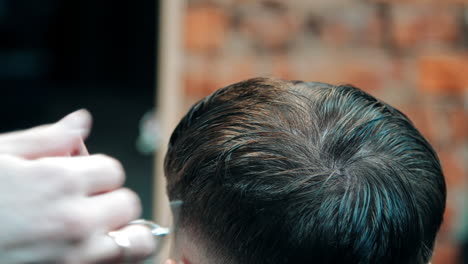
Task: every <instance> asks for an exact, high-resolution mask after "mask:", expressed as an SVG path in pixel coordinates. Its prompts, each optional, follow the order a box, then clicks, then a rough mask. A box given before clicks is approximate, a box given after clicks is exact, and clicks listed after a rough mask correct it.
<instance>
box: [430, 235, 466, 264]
mask: <svg viewBox="0 0 468 264" xmlns="http://www.w3.org/2000/svg"><path fill="white" fill-rule="evenodd" d="M431 263H432V264H460V248H459V246H458V245H457V244H456V243H454V242H451V241H441V240H439V241H438V242H437V243H436V246H435V250H434V255H433V257H432V260H431Z"/></svg>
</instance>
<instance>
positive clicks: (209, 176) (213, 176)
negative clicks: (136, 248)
mask: <svg viewBox="0 0 468 264" xmlns="http://www.w3.org/2000/svg"><path fill="white" fill-rule="evenodd" d="M165 173H166V177H167V180H168V186H167V188H168V193H169V197H170V199H181V200H183V201H184V204H183V206H182V209H181V215H180V225H181V227H182V228H183V229H184V230H187V232H190V233H191V234H193V236H195V237H196V239H197V240H198V241H200V243H202V244H204V245H206V247H209V249H208V251H209V252H211V253H212V255H213V257H216V258H217V259H218V260H217V261H215V263H242V264H245V263H252V264H259V263H275V264H278V263H347V264H350V263H360V264H363V263H380V264H383V263H398V264H404V263H412V264H413V263H420V264H422V263H427V262H428V261H429V260H430V258H431V255H432V250H433V246H434V240H435V237H436V233H437V231H438V229H439V227H440V225H441V222H442V215H443V212H444V209H445V200H446V186H445V180H444V176H443V173H442V170H441V166H440V162H439V160H438V157H437V155H436V153H435V151H434V150H433V149H432V147H431V146H430V144H429V143H428V142H427V141H426V140H425V139H424V137H423V136H422V135H421V134H420V133H419V132H418V130H417V129H416V128H415V127H414V125H413V124H412V123H411V121H409V120H408V118H407V117H406V116H405V115H404V114H402V113H401V112H400V111H398V110H396V109H395V108H393V107H391V106H390V105H388V104H386V103H384V102H382V101H379V100H377V99H376V98H374V97H372V96H371V95H369V94H367V93H365V92H363V91H362V90H360V89H358V88H356V87H353V86H351V85H340V86H333V85H328V84H324V83H307V82H301V81H283V80H277V79H271V78H255V79H250V80H247V81H243V82H239V83H236V84H233V85H230V86H227V87H225V88H222V89H220V90H218V91H217V92H215V93H213V94H212V95H210V96H208V97H206V98H204V99H203V100H201V101H199V102H198V103H196V104H195V105H194V106H193V107H192V108H191V109H190V111H189V112H188V113H187V114H186V115H185V117H183V119H182V120H181V121H180V123H179V124H178V126H177V128H176V129H175V130H174V132H173V134H172V137H171V139H170V143H169V149H168V152H167V155H166V159H165Z"/></svg>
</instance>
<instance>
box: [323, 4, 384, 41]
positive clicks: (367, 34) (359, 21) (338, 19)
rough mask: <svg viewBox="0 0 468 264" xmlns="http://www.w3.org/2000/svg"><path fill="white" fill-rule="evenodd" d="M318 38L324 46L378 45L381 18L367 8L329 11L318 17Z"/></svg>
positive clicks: (380, 37)
mask: <svg viewBox="0 0 468 264" xmlns="http://www.w3.org/2000/svg"><path fill="white" fill-rule="evenodd" d="M320 21H321V24H320V30H319V31H320V38H321V41H323V44H324V45H327V46H328V45H331V46H345V47H349V46H357V45H364V44H365V45H373V46H376V45H379V44H381V42H382V37H383V34H382V33H383V32H382V29H383V21H382V17H381V16H379V15H377V13H376V12H375V10H374V9H372V8H370V7H369V6H361V5H357V6H355V7H352V8H346V9H331V10H330V11H328V12H325V13H324V14H321V15H320Z"/></svg>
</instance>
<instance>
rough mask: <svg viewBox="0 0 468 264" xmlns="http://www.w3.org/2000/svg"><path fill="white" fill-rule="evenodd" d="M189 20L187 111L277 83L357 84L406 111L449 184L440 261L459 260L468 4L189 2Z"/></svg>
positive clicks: (467, 124) (420, 0)
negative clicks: (257, 79)
mask: <svg viewBox="0 0 468 264" xmlns="http://www.w3.org/2000/svg"><path fill="white" fill-rule="evenodd" d="M184 23H185V24H184V52H185V54H184V70H183V78H184V84H185V91H186V95H187V97H186V99H187V107H188V106H189V105H190V104H192V103H193V102H195V101H196V100H198V99H200V98H201V97H202V96H205V95H207V94H209V93H211V92H212V91H214V90H216V89H218V88H220V87H223V86H226V85H228V84H230V83H233V82H237V81H240V80H243V79H246V78H249V77H254V76H276V77H280V78H284V79H299V80H308V81H322V82H328V83H332V84H341V83H351V84H354V85H356V86H358V87H360V88H362V89H364V90H366V91H368V92H370V93H372V94H374V95H375V96H377V97H379V98H381V99H383V100H384V101H387V102H388V103H390V104H392V105H394V106H396V107H397V108H399V109H400V110H402V111H403V112H405V113H406V114H407V115H408V116H409V117H410V118H411V119H412V120H413V122H414V123H415V124H416V126H417V127H418V128H419V129H420V131H421V132H422V133H423V134H424V135H425V136H426V137H427V138H428V139H429V141H430V142H431V143H432V145H433V146H434V147H435V148H436V150H437V152H438V153H439V156H440V159H441V161H442V164H443V168H444V171H445V175H446V178H447V184H448V189H449V196H448V207H447V211H446V216H445V223H444V226H443V227H442V231H441V233H440V235H439V239H438V244H437V249H436V252H435V256H434V260H433V264H451V263H458V262H457V259H458V255H459V254H460V251H459V249H458V248H459V247H458V246H459V235H458V234H457V232H459V230H460V228H461V225H462V223H461V214H462V206H463V204H465V206H466V199H467V196H466V194H464V193H465V192H467V191H468V188H467V187H466V186H467V184H468V180H467V175H466V174H467V164H468V141H467V137H468V0H439V1H436V0H433V1H431V0H405V1H404V0H400V1H398V0H397V1H391V0H387V1H386V0H368V1H363V0H361V1H359V0H287V1H286V0H283V1H272V0H270V1H259V0H255V1H254V0H212V1H210V0H187V10H186V13H185V22H184ZM463 195H465V196H464V197H463ZM465 224H466V223H465Z"/></svg>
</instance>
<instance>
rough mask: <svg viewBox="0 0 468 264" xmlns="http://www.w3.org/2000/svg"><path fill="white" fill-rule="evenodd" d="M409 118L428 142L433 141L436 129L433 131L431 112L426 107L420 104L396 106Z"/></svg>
mask: <svg viewBox="0 0 468 264" xmlns="http://www.w3.org/2000/svg"><path fill="white" fill-rule="evenodd" d="M398 109H399V110H400V111H402V112H403V113H404V114H405V115H406V116H407V117H408V118H409V119H410V120H411V122H413V124H414V126H415V127H416V128H417V129H418V131H419V132H420V133H421V134H422V135H423V136H424V137H425V138H426V139H427V140H428V141H429V142H430V143H434V142H435V135H436V133H437V131H434V129H435V128H434V126H432V123H431V114H430V113H429V112H428V111H427V108H426V107H425V106H424V105H423V104H421V103H418V104H413V105H404V106H400V107H398Z"/></svg>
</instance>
